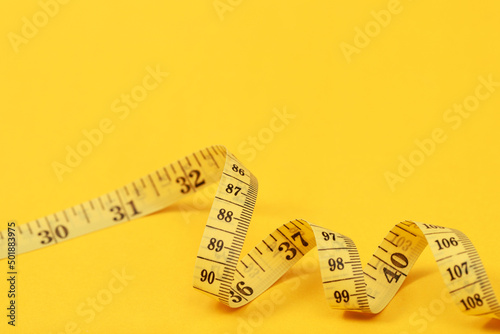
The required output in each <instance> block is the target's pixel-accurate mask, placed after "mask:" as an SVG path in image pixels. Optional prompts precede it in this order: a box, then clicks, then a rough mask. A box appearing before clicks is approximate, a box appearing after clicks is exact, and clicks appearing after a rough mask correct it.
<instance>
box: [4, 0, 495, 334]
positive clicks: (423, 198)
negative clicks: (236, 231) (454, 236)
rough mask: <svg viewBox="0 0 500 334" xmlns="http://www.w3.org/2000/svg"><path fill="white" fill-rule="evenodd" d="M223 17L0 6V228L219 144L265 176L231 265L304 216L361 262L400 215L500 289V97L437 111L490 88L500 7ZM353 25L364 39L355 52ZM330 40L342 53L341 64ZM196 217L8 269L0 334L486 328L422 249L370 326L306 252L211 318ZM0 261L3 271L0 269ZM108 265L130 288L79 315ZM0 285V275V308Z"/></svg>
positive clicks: (161, 9) (189, 8) (35, 255)
mask: <svg viewBox="0 0 500 334" xmlns="http://www.w3.org/2000/svg"><path fill="white" fill-rule="evenodd" d="M45 1H46V2H47V3H49V4H50V3H53V2H51V1H48V0H42V2H41V3H46V2H45ZM220 3H223V4H225V5H226V7H225V10H226V11H225V12H224V13H223V14H222V18H223V19H221V16H220V15H218V12H217V10H216V9H215V8H214V6H213V2H212V0H204V1H193V2H186V1H150V2H123V1H121V2H114V3H106V2H102V1H94V0H89V1H79V0H73V1H70V2H69V3H67V4H59V5H58V7H59V8H58V9H57V8H55V7H50V8H52V9H51V10H52V11H53V13H52V14H54V13H55V15H53V17H50V18H49V19H48V20H47V22H44V21H43V14H40V12H41V11H43V8H42V5H41V4H40V3H39V2H37V1H14V2H11V1H9V2H7V1H3V2H2V3H1V4H0V36H1V38H0V57H1V58H0V59H1V61H0V73H1V81H0V101H1V122H0V141H1V143H2V145H1V147H0V150H1V151H0V153H1V157H2V173H1V174H0V179H1V182H0V184H1V185H2V191H1V192H0V203H1V208H2V210H0V222H1V224H2V226H1V229H4V228H6V227H7V221H8V220H9V219H15V220H16V221H17V222H18V224H21V223H24V222H27V221H29V220H32V219H36V218H38V217H41V216H44V215H47V214H50V213H52V212H55V211H58V210H61V209H64V208H66V207H69V206H72V205H75V204H78V203H80V202H83V201H85V200H88V199H90V198H93V197H96V196H98V195H101V194H103V193H105V192H108V191H110V190H113V189H114V188H117V187H119V186H122V185H124V184H125V183H128V182H130V181H132V180H134V179H136V178H138V177H141V176H143V175H145V174H147V173H149V172H151V171H153V170H154V169H156V168H159V167H161V166H162V165H165V164H167V163H169V162H171V161H174V160H175V159H178V158H181V157H183V156H184V155H186V154H188V153H191V152H192V151H195V150H197V149H200V148H203V147H205V146H207V145H213V144H223V145H226V146H227V147H228V149H229V150H230V151H231V152H233V153H234V154H235V155H236V156H237V157H239V159H240V160H242V162H243V163H245V165H246V166H247V167H248V168H249V169H250V170H251V171H252V172H254V173H255V174H256V176H257V177H258V180H259V186H260V187H259V190H260V191H259V198H258V200H257V206H256V209H255V214H254V218H253V224H252V225H251V227H250V230H249V234H248V238H247V241H246V243H245V247H244V251H248V250H250V249H251V247H253V246H254V245H255V244H256V243H257V242H258V241H260V240H261V238H262V237H263V236H264V235H266V234H267V233H269V232H271V231H272V230H273V229H274V228H276V227H278V226H279V225H280V224H282V223H284V222H287V221H288V220H290V219H293V218H304V219H307V220H309V221H311V222H313V223H315V224H319V225H323V226H325V227H328V228H330V229H332V230H334V231H338V232H340V233H343V234H345V235H348V236H350V237H351V238H352V239H353V240H354V241H355V242H356V243H357V245H358V247H359V250H360V253H361V258H362V261H363V263H366V261H367V260H368V258H369V256H370V255H371V253H372V251H373V250H374V249H375V248H376V246H377V245H378V244H379V242H380V241H381V240H382V238H383V236H385V234H386V233H387V231H388V230H389V228H390V227H392V225H393V224H395V223H397V222H399V221H401V220H404V219H413V220H416V221H420V222H424V223H430V224H438V225H444V226H449V227H454V228H457V229H459V230H462V231H463V232H464V233H465V234H467V235H468V236H469V237H470V238H471V240H472V241H473V243H474V244H475V245H476V248H477V249H478V251H479V253H480V255H481V257H482V259H483V262H484V264H485V267H486V269H487V272H488V274H489V276H490V279H491V280H492V283H493V285H494V288H495V289H496V291H497V292H498V291H500V284H499V278H500V266H499V264H498V263H499V262H498V257H497V256H498V237H499V232H500V228H499V227H498V222H499V221H500V211H499V210H498V195H499V194H500V191H499V189H500V178H499V177H498V171H499V167H500V159H499V158H498V147H499V143H500V134H499V132H498V125H499V120H500V116H498V109H499V107H500V87H496V88H495V89H496V91H494V92H492V93H491V94H490V96H489V97H488V98H487V99H484V101H480V104H479V106H478V107H477V109H476V110H474V111H473V112H471V114H470V117H468V118H467V119H463V122H461V124H460V125H458V126H457V128H456V129H453V127H452V126H453V125H455V126H456V125H457V124H456V123H449V122H446V121H445V119H444V117H445V115H446V113H447V110H448V109H449V108H453V105H454V104H462V103H464V101H465V100H466V99H467V98H468V100H467V101H469V102H470V101H473V100H474V99H473V98H472V99H471V96H472V97H473V96H474V95H475V92H476V87H477V86H478V85H480V81H479V79H478V78H479V77H483V78H488V76H490V77H492V78H493V81H495V82H499V81H500V63H499V59H500V47H499V45H500V40H499V39H498V35H499V32H500V21H499V20H498V11H499V9H500V6H499V5H498V4H497V3H495V2H493V1H489V2H487V3H484V2H474V3H470V4H461V3H457V2H456V1H443V2H438V3H436V2H435V1H430V0H419V1H409V0H401V2H399V5H398V6H396V7H397V10H398V12H397V13H396V14H394V13H393V14H391V20H390V22H389V23H388V24H385V25H386V26H381V24H380V23H374V22H376V21H375V18H374V16H373V14H372V13H371V12H372V11H375V12H379V11H381V10H388V9H390V8H392V7H391V6H395V5H394V3H390V2H388V1H364V2H361V3H358V2H353V3H347V2H342V3H338V2H335V1H264V0H244V1H237V0H233V1H229V0H221V1H220ZM396 7H395V8H396ZM229 9H231V10H229ZM34 16H35V19H37V20H39V21H37V22H38V24H40V25H41V26H40V27H39V28H37V29H38V31H37V32H36V33H34V32H33V31H31V33H32V35H33V36H31V37H30V38H26V40H23V41H24V42H23V43H21V44H19V45H17V44H15V43H14V44H13V43H12V42H11V40H12V38H13V37H12V36H14V35H13V34H16V35H17V36H21V37H22V36H23V35H22V33H23V31H22V30H23V26H24V25H25V24H26V21H23V18H26V20H28V21H30V22H33V20H34V18H33V17H34ZM47 17H48V16H47ZM377 26H378V27H379V30H377ZM366 28H368V29H372V30H369V31H370V34H371V35H372V36H371V37H370V36H368V39H369V40H368V41H367V40H366V38H365V39H364V40H363V38H362V37H359V36H358V37H357V39H356V36H357V35H358V34H359V29H361V30H364V29H366ZM26 29H27V28H24V30H26ZM28 30H29V29H28ZM357 31H358V32H357ZM28 32H29V31H28ZM25 33H26V31H25ZM23 38H24V37H23ZM18 41H19V39H18ZM342 43H345V44H342ZM356 43H357V45H358V46H356ZM363 43H364V44H363ZM346 44H349V45H351V46H352V47H356V48H357V53H353V54H352V55H351V56H349V57H346V56H345V55H344V53H343V52H342V49H341V46H342V45H344V46H345V45H346ZM16 51H17V52H16ZM349 60H350V61H349ZM157 66H158V67H159V68H160V69H161V71H164V72H168V73H169V75H168V77H165V78H164V79H163V82H161V83H160V84H159V85H158V87H157V88H156V89H153V90H151V91H149V92H148V96H147V98H146V99H145V100H144V101H142V102H140V103H139V104H138V106H137V108H135V109H133V110H130V114H129V115H128V116H127V117H124V118H123V119H121V118H120V115H122V113H116V112H115V111H114V109H113V107H112V104H113V102H114V101H115V100H116V99H120V97H121V95H122V94H130V93H131V91H132V89H134V87H137V85H141V84H142V82H143V78H144V77H145V76H146V75H147V74H148V72H147V68H148V67H150V68H153V69H154V68H156V67H157ZM482 92H483V93H484V92H486V90H484V89H483V90H482ZM277 110H278V111H281V112H283V110H286V112H287V113H289V114H291V115H293V116H294V118H293V119H292V118H290V119H289V123H288V124H287V125H286V126H284V128H283V129H282V130H281V131H275V132H274V133H273V138H272V140H268V139H269V138H268V137H262V136H265V135H266V134H269V131H268V130H263V129H266V128H269V127H270V122H272V121H273V119H274V117H275V111H277ZM102 119H110V120H111V121H112V124H113V126H114V128H113V131H112V132H111V133H109V134H105V135H104V138H103V140H102V143H101V144H99V145H97V146H95V147H93V149H92V152H91V154H89V155H88V156H86V157H84V158H83V159H82V161H81V163H80V164H79V165H78V166H77V167H75V168H74V169H73V170H72V171H71V172H70V173H65V174H64V175H63V176H62V178H63V180H62V182H59V180H58V178H57V176H56V173H55V172H54V169H53V163H54V162H59V163H65V159H66V147H67V146H68V145H69V146H70V147H72V148H75V147H76V146H77V145H78V144H79V143H80V142H81V141H82V140H84V139H85V137H84V135H83V134H82V131H83V130H91V129H95V128H97V127H98V126H99V123H100V122H101V120H102ZM435 128H440V129H442V130H443V131H444V133H445V135H446V140H445V141H444V142H443V143H439V144H436V148H435V150H434V152H432V154H430V155H428V156H425V158H424V161H423V163H422V164H421V165H420V166H416V167H415V170H414V172H413V173H412V174H411V175H409V176H408V177H406V178H405V181H404V182H398V183H396V184H395V186H394V189H391V187H390V186H389V184H388V182H387V181H386V177H385V174H386V172H392V173H397V170H398V166H399V164H400V160H399V159H400V158H399V156H402V157H403V158H404V159H409V157H410V155H411V154H414V155H415V156H416V155H418V153H414V152H415V150H418V146H417V144H416V143H415V141H416V140H421V141H422V140H425V139H427V138H430V137H431V134H432V131H433V129H435ZM259 134H260V135H261V137H262V138H265V140H266V143H265V144H263V143H262V141H260V142H259V145H262V146H263V147H260V148H261V149H262V150H259V151H256V154H255V155H253V154H250V153H248V145H250V142H249V137H257V138H259ZM258 140H260V139H258ZM245 148H246V149H245ZM392 190H394V191H392ZM191 202H192V200H190V199H188V200H186V201H185V204H191ZM198 207H199V208H200V210H193V211H192V212H189V214H188V215H187V216H188V218H186V217H187V216H186V212H183V211H182V210H180V206H179V204H177V205H174V206H173V207H172V208H171V209H168V210H164V211H162V212H160V213H158V214H154V215H151V216H148V217H145V218H142V219H139V220H135V221H132V222H129V223H125V224H122V225H120V226H117V227H115V228H111V229H107V230H104V231H100V232H96V233H93V234H91V235H87V236H84V237H81V238H78V239H75V240H71V241H68V242H66V243H62V244H60V245H57V246H52V247H49V248H46V249H43V250H38V251H35V252H32V253H28V254H24V255H21V256H19V257H18V262H19V263H18V270H19V275H18V281H19V285H18V294H19V298H18V307H19V308H18V319H17V321H18V326H16V328H15V330H12V328H10V326H7V325H6V322H7V318H6V317H5V316H4V315H3V314H4V313H5V311H2V312H1V313H2V316H1V317H0V318H1V319H2V320H1V323H0V329H1V332H2V333H11V332H16V333H54V334H55V333H71V332H72V330H70V331H66V329H65V328H66V327H68V328H69V329H71V327H72V326H73V325H72V324H73V323H74V324H76V325H74V326H77V327H78V329H79V330H81V333H111V332H119V333H167V332H168V333H174V332H186V333H195V332H196V333H237V332H238V331H240V332H242V331H243V330H245V331H246V332H253V333H262V332H267V333H270V332H275V333H279V332H286V331H288V332H297V333H299V332H300V333H303V332H305V331H310V330H311V329H310V328H314V330H315V331H317V332H321V331H324V332H325V333H326V332H331V331H348V332H350V333H357V332H359V333H368V332H370V331H377V332H390V333H401V332H409V333H420V332H429V333H430V332H434V333H437V332H440V333H443V332H445V331H450V332H453V333H461V332H464V333H465V332H471V331H472V332H483V331H484V332H488V331H495V330H498V329H499V328H500V327H499V323H498V321H494V320H489V319H488V318H485V317H483V318H475V317H468V316H465V315H463V314H462V313H461V312H460V311H459V309H458V308H457V307H456V306H455V305H452V304H449V303H445V302H443V301H442V297H440V295H441V292H442V290H443V288H444V283H443V281H442V279H441V277H440V275H439V273H438V271H437V267H436V264H435V263H434V262H433V259H432V256H431V254H430V252H429V251H428V250H427V251H425V252H424V254H423V255H422V258H421V259H420V260H419V261H418V262H417V264H416V265H415V267H414V270H413V271H412V273H411V274H410V276H409V278H408V280H407V282H405V284H404V286H403V288H402V290H401V291H400V292H399V293H398V294H397V295H396V298H395V299H394V300H393V301H392V302H391V303H390V304H389V306H388V307H387V308H386V309H385V310H384V311H383V312H382V313H381V314H379V315H377V316H362V315H358V314H352V313H348V312H339V311H334V310H331V309H329V308H328V307H327V305H326V302H325V300H324V296H323V288H322V287H321V284H320V280H321V279H320V274H319V271H318V270H317V265H316V270H313V269H314V266H315V265H314V264H312V263H314V261H312V260H314V258H315V257H317V255H316V254H314V252H312V253H311V254H309V255H308V256H307V257H306V258H305V259H303V260H302V261H301V263H299V264H298V265H297V268H295V269H294V270H292V271H291V272H289V273H288V274H287V275H286V277H285V278H284V279H283V280H282V281H280V283H279V284H278V285H277V286H275V287H273V288H271V290H269V291H267V292H266V293H265V294H264V295H263V296H261V297H260V298H259V299H257V303H255V302H254V303H251V304H249V305H247V306H245V307H243V308H241V309H237V310H230V309H227V308H226V307H224V306H223V305H219V304H217V302H216V301H214V300H212V299H210V298H207V297H205V296H204V295H202V294H200V293H198V292H197V291H195V290H194V289H193V288H192V287H191V275H192V270H193V265H194V260H195V256H196V251H197V248H198V244H199V241H200V238H201V233H202V231H203V225H204V223H205V219H206V217H207V216H208V211H209V208H210V203H209V202H207V201H205V202H202V203H201V204H200V205H198ZM0 267H1V272H6V271H7V263H6V261H5V260H3V261H0ZM122 268H124V270H125V271H126V273H127V274H128V275H130V276H133V277H134V278H133V279H132V280H131V281H129V282H128V283H127V286H125V287H124V288H123V290H122V291H121V292H119V293H117V294H115V295H113V300H112V302H111V303H109V304H108V305H105V306H104V307H103V309H102V311H101V312H96V315H95V318H94V319H93V320H92V321H90V322H87V321H86V320H87V319H88V318H86V317H82V316H81V315H79V314H78V313H77V308H78V307H79V306H80V305H81V303H85V301H86V299H87V298H95V297H96V295H97V294H98V293H99V292H100V291H101V290H103V289H107V288H108V284H109V282H110V281H111V280H112V278H113V271H117V272H121V270H122ZM5 276H6V274H5ZM1 277H4V275H3V274H2V275H1ZM297 282H299V283H297ZM273 289H274V290H275V291H278V290H279V291H281V292H282V294H283V296H284V297H283V298H284V302H283V303H282V304H280V305H275V306H273V308H274V310H272V312H271V311H270V312H268V313H265V312H264V313H262V311H259V309H258V305H259V304H258V303H259V301H261V303H265V301H269V300H270V293H271V292H272V291H273ZM6 291H7V285H6V281H5V279H4V278H2V279H1V283H0V295H1V296H2V298H1V299H0V302H1V307H0V309H2V310H5V307H6V303H7V298H6ZM436 300H437V301H436ZM443 304H444V305H445V306H444V307H443V308H440V307H438V306H439V305H441V306H442V305H443ZM429 308H432V309H433V310H434V311H432V312H434V313H432V312H431V313H430V315H431V317H432V318H427V319H426V318H424V317H423V316H421V315H420V313H419V312H420V311H421V309H429ZM257 312H260V313H257ZM259 314H261V315H262V316H261V318H259V316H258V315H259ZM249 319H250V320H249ZM259 319H260V320H259ZM423 319H424V320H423ZM249 321H250V322H249ZM245 324H246V325H245ZM254 325H255V326H254ZM74 332H78V331H74Z"/></svg>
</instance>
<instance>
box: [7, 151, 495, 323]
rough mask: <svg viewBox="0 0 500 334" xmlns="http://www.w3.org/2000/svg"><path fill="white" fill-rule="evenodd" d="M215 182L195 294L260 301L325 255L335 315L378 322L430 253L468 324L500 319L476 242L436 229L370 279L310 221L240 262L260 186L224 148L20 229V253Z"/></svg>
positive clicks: (338, 237) (397, 250)
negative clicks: (311, 258)
mask: <svg viewBox="0 0 500 334" xmlns="http://www.w3.org/2000/svg"><path fill="white" fill-rule="evenodd" d="M216 182H219V185H218V188H217V192H216V195H215V197H214V201H213V204H212V208H211V211H210V214H209V218H208V221H207V224H206V226H205V230H204V233H203V237H202V242H201V245H200V248H199V251H198V255H197V258H196V263H195V269H194V274H193V286H194V288H195V289H197V290H199V291H201V292H203V293H206V294H207V295H209V296H211V297H214V298H217V299H218V300H219V301H220V302H222V303H224V304H226V305H228V306H230V307H240V306H243V305H245V304H246V303H248V302H250V301H252V300H253V299H255V298H256V297H257V296H258V295H260V294H261V293H263V292H264V291H265V290H266V289H268V288H269V287H270V286H271V285H272V284H274V282H276V280H278V279H279V278H280V277H281V276H282V275H283V274H284V273H285V272H286V271H287V270H288V269H289V268H290V267H291V266H293V265H294V264H295V263H296V262H297V261H298V260H299V259H300V258H302V257H303V256H304V255H305V254H307V253H308V252H309V251H310V250H312V249H313V248H314V247H315V246H316V247H317V251H318V260H319V262H320V271H321V276H322V282H323V288H324V291H325V296H326V299H327V301H328V303H329V305H330V306H331V307H332V308H337V309H344V310H352V311H359V312H367V313H378V312H380V311H381V310H382V309H384V308H385V306H386V305H387V304H388V303H389V302H390V300H391V299H392V298H393V296H394V295H395V294H396V292H397V291H398V289H399V288H400V287H401V285H402V284H403V282H404V280H405V278H406V277H407V275H408V274H409V272H410V270H411V268H412V266H413V264H414V263H415V261H416V260H417V258H418V257H419V255H420V253H421V252H422V251H423V249H424V248H425V247H426V245H430V248H431V251H432V253H433V255H434V257H435V259H436V263H437V264H438V268H439V270H440V273H441V275H442V277H443V280H444V281H445V284H446V286H447V287H448V289H449V291H450V294H451V296H452V298H453V299H454V300H455V303H456V304H457V306H458V307H459V308H460V309H461V310H462V311H464V312H465V313H467V314H471V315H490V316H492V317H494V318H498V319H500V304H499V303H498V301H497V299H496V297H495V294H494V291H493V288H492V286H491V283H490V281H489V280H488V277H487V275H486V271H485V270H484V266H483V265H482V263H481V260H480V258H479V255H478V254H477V251H476V250H475V248H474V246H473V245H472V243H471V242H470V240H469V239H468V238H467V237H466V236H465V234H463V233H462V232H460V231H458V230H454V229H450V228H445V227H441V226H437V225H428V224H421V223H416V222H413V221H404V222H401V223H399V224H396V225H395V226H394V227H393V228H392V229H391V230H390V231H389V233H388V234H387V235H386V237H385V238H384V239H383V240H382V242H381V244H380V245H379V246H378V247H377V249H376V250H375V252H374V254H373V256H372V257H371V258H370V260H369V261H368V263H367V266H366V267H365V269H364V270H363V268H362V265H361V262H360V256H359V254H358V250H357V248H356V245H355V244H354V242H353V241H352V240H351V239H350V238H348V237H347V236H344V235H342V234H340V233H336V232H333V231H331V230H329V229H327V228H324V227H321V226H318V225H314V224H310V223H308V222H307V221H305V220H302V219H296V220H294V221H290V222H288V223H286V224H284V225H282V226H281V227H280V228H277V229H276V230H275V231H273V232H272V233H270V234H269V235H268V236H267V237H266V238H264V239H263V240H262V241H261V242H260V243H259V244H258V245H256V246H255V247H254V248H253V249H252V250H251V251H250V252H249V253H248V254H247V255H246V256H245V257H243V258H242V259H241V260H240V254H241V250H242V248H243V242H244V240H245V236H246V233H247V231H248V227H249V225H250V220H251V218H252V214H253V209H254V207H255V202H256V199H257V192H258V183H257V179H256V178H255V176H254V175H253V174H251V172H250V171H249V170H248V169H246V168H245V167H244V165H243V164H242V163H241V162H240V161H239V160H238V159H237V158H236V157H234V156H233V155H232V154H231V153H229V152H228V151H227V150H226V149H225V147H223V146H211V147H207V148H205V149H202V150H200V151H198V152H195V153H193V154H191V155H189V156H186V157H185V158H183V159H180V160H178V161H176V162H174V163H171V164H169V165H167V166H164V167H162V168H160V169H158V170H156V171H154V172H152V173H150V174H148V175H146V176H145V177H142V178H140V179H138V180H135V181H133V182H131V183H129V184H127V185H125V186H124V187H122V188H119V189H117V190H115V191H112V192H109V193H107V194H104V195H102V196H99V197H97V198H94V199H92V200H90V201H87V202H84V203H82V204H79V205H76V206H73V207H70V208H68V209H65V210H62V211H60V212H56V213H53V214H51V215H48V216H46V217H42V218H39V219H36V220H34V221H30V222H28V223H26V224H23V225H19V226H18V227H17V230H18V231H19V235H18V247H17V249H18V253H24V252H29V251H32V250H37V249H40V248H43V247H46V246H50V245H54V244H57V243H60V242H63V241H66V240H69V239H72V238H75V237H78V236H81V235H84V234H87V233H90V232H92V231H96V230H100V229H103V228H106V227H111V226H115V225H116V224H119V223H122V222H127V221H130V220H133V219H136V218H139V217H142V216H145V215H147V214H150V213H153V212H155V211H158V210H160V209H162V208H164V207H166V206H168V205H170V204H172V203H174V202H176V201H178V200H180V199H181V198H183V197H185V196H188V195H190V194H193V193H199V192H201V191H202V189H203V188H205V187H206V186H208V185H209V184H213V183H216ZM8 237H9V232H8V231H7V230H3V231H0V251H1V252H2V253H1V254H0V259H1V258H5V257H6V254H7V244H8V242H7V239H8Z"/></svg>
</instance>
